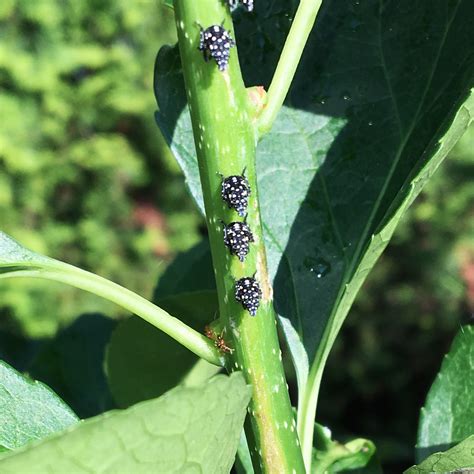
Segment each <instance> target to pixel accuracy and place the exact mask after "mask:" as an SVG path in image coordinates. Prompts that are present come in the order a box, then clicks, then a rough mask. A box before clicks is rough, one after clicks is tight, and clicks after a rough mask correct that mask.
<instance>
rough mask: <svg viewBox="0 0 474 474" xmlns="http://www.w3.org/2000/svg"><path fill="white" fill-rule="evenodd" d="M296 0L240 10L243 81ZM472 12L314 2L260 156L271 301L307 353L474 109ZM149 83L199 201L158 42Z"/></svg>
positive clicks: (427, 5)
mask: <svg viewBox="0 0 474 474" xmlns="http://www.w3.org/2000/svg"><path fill="white" fill-rule="evenodd" d="M293 7H294V3H293V2H285V1H283V0H280V1H278V0H277V1H267V2H265V1H261V2H259V4H258V7H257V10H256V15H252V16H251V18H249V19H247V20H245V19H243V17H240V16H239V17H238V24H237V42H238V46H239V50H240V52H241V54H240V56H241V63H242V64H243V69H244V71H245V72H246V78H247V79H248V78H251V79H250V81H251V83H252V84H255V83H257V84H258V83H263V84H268V78H269V74H268V71H269V69H270V68H271V66H272V65H273V64H274V63H275V61H276V56H277V55H278V51H280V48H281V41H282V38H283V37H284V34H285V31H286V29H287V27H288V23H289V22H288V17H291V15H292V13H293V12H292V9H293ZM285 15H286V16H285ZM284 18H286V20H285V19H284ZM473 21H474V4H473V3H472V2H471V1H470V0H455V1H451V2H446V1H444V0H436V1H435V2H434V3H433V2H412V1H411V0H400V1H397V2H394V1H387V2H380V1H375V0H368V1H365V2H346V1H345V0H331V1H327V2H323V7H322V9H321V11H320V14H319V16H318V21H317V24H316V28H315V31H314V32H313V34H312V36H311V38H310V41H309V43H308V45H307V48H306V50H305V54H304V57H303V60H302V63H301V65H300V68H299V71H298V74H297V77H296V79H295V81H294V84H293V87H292V89H291V91H290V94H289V97H288V100H287V107H285V108H284V109H283V110H282V111H281V113H280V114H279V117H278V119H277V122H276V123H275V125H274V128H273V130H272V131H271V132H270V133H269V134H268V135H267V136H266V137H265V138H264V139H263V140H262V142H261V143H260V145H259V148H258V157H257V159H258V163H257V165H258V183H259V193H260V204H261V210H262V217H263V222H264V227H265V239H266V244H267V251H268V263H269V267H270V272H271V274H272V275H273V277H274V289H275V303H276V306H277V310H278V312H279V314H280V315H281V316H282V317H285V318H288V319H289V320H290V321H291V322H292V324H293V326H294V328H295V329H296V331H297V332H298V334H299V336H300V338H301V340H302V342H303V344H304V347H305V349H306V351H307V353H308V356H309V357H310V359H314V358H316V359H317V360H319V361H324V360H325V358H326V357H327V354H328V352H329V350H330V347H331V345H332V342H333V341H334V338H335V337H336V335H337V332H338V331H339V328H340V326H341V324H342V322H343V320H344V318H345V316H346V314H347V312H348V311H349V308H350V306H351V304H352V302H353V300H354V298H355V296H356V294H357V291H358V289H359V288H360V286H361V285H362V283H363V281H364V279H365V278H366V276H367V274H368V273H369V271H370V269H371V268H372V266H373V265H374V263H375V262H376V260H377V258H378V257H379V255H380V254H381V252H382V251H383V249H384V248H385V246H386V245H387V243H388V241H389V240H390V237H391V235H392V233H393V231H394V229H395V227H396V224H397V223H398V221H399V220H400V218H401V216H402V215H403V213H404V211H405V210H406V208H407V207H408V206H409V205H410V204H411V203H412V202H413V200H414V199H415V197H416V196H417V194H418V193H419V192H420V190H421V189H422V187H423V185H424V184H425V182H426V181H427V179H428V178H429V177H430V176H431V174H433V172H434V171H435V170H436V168H437V166H438V165H439V164H440V162H441V161H442V160H443V158H444V157H445V156H446V154H447V153H448V152H449V150H450V149H451V148H452V146H453V145H454V144H455V142H456V141H457V140H458V139H459V137H460V136H461V135H462V134H463V132H464V131H465V130H466V128H467V127H468V125H469V123H470V122H471V120H472V116H473V114H474V99H473V97H472V96H471V87H472V86H473V85H474V80H473V78H474V55H473V54H472V50H471V49H470V48H469V47H466V45H470V44H472V43H473V42H474V29H473V28H472V22H473ZM246 53H248V54H246ZM250 53H251V54H250ZM247 82H249V81H248V80H247ZM155 90H156V95H157V100H158V105H159V109H160V110H159V112H158V113H157V122H158V124H159V126H160V127H161V129H162V130H163V133H164V135H165V137H166V138H167V139H168V141H169V142H170V144H171V147H172V149H173V151H174V153H175V155H176V156H177V159H178V161H179V162H180V164H181V166H182V168H183V171H184V172H185V175H186V179H187V183H188V186H189V187H190V188H191V192H192V194H193V196H194V197H195V198H196V200H197V202H198V203H201V202H202V198H201V197H200V189H199V176H198V169H197V165H196V159H195V155H194V144H193V141H192V132H191V127H190V120H189V116H188V112H187V110H186V109H184V104H185V96H184V92H183V84H182V79H181V78H180V67H179V60H178V59H177V56H176V54H175V53H174V51H173V50H171V49H169V48H167V49H164V50H162V51H161V53H160V54H159V56H158V58H157V68H156V80H155ZM275 190H277V192H275ZM201 208H202V205H201ZM290 344H291V343H290ZM300 360H301V358H300Z"/></svg>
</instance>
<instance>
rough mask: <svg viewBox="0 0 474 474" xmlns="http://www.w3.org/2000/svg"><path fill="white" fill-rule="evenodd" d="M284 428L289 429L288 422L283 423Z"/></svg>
mask: <svg viewBox="0 0 474 474" xmlns="http://www.w3.org/2000/svg"><path fill="white" fill-rule="evenodd" d="M283 426H284V427H285V430H287V429H288V423H287V422H286V421H284V422H283Z"/></svg>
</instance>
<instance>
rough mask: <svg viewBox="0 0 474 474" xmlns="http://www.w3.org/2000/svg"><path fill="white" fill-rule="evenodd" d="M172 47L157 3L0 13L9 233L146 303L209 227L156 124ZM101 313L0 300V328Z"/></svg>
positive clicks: (56, 290) (8, 3)
mask: <svg viewBox="0 0 474 474" xmlns="http://www.w3.org/2000/svg"><path fill="white" fill-rule="evenodd" d="M173 41H174V23H173V18H172V11H171V10H170V9H169V8H166V7H163V6H162V5H161V2H159V1H158V0H152V1H148V0H147V1H145V0H84V1H80V2H77V1H73V0H68V1H62V0H40V1H35V2H31V1H30V0H3V1H2V2H0V123H1V127H0V227H1V229H2V230H3V231H5V232H7V233H8V234H10V235H12V236H14V237H15V238H17V239H18V240H20V241H21V242H22V243H23V244H24V245H26V246H28V247H30V248H32V249H34V250H36V251H38V252H41V253H45V254H47V255H50V256H53V257H56V258H59V259H61V260H64V261H67V262H69V263H73V264H75V265H78V266H81V267H83V268H86V269H88V270H92V271H94V272H96V273H99V274H101V275H104V276H106V277H108V278H110V279H113V280H115V281H117V282H119V283H121V284H124V285H126V286H127V287H129V288H131V289H133V290H135V291H138V292H139V293H141V294H144V295H146V296H148V297H150V296H151V293H152V288H153V286H154V282H155V281H156V277H157V276H158V274H159V273H160V272H161V271H162V269H163V268H164V265H163V264H162V263H160V260H161V261H163V260H164V261H166V260H168V259H169V258H170V256H171V255H172V254H173V253H174V252H176V251H178V250H182V249H184V248H187V247H189V246H190V245H191V244H193V243H194V242H196V240H197V239H198V237H199V233H198V225H199V223H200V221H201V218H200V217H199V215H198V214H197V213H196V212H195V210H194V204H192V203H191V201H190V199H189V198H188V197H187V195H186V192H185V190H184V186H183V182H182V178H181V176H180V174H179V171H178V168H177V166H176V165H175V164H174V161H173V159H172V157H171V156H170V154H169V152H168V151H167V149H166V147H165V145H164V142H163V140H162V139H161V137H160V136H159V132H158V131H157V129H156V126H155V124H154V120H153V112H154V110H155V109H156V105H155V101H154V97H153V87H152V82H153V81H152V79H153V78H152V75H153V63H154V59H155V55H156V52H157V50H158V49H159V47H160V46H161V45H162V44H163V43H165V42H173ZM50 287H51V289H50ZM101 310H102V311H105V312H107V313H108V314H115V313H116V312H117V309H116V308H115V307H111V306H110V305H108V304H106V303H104V302H102V301H99V300H98V299H97V298H95V297H92V296H88V295H85V294H83V293H79V292H77V291H75V290H72V289H69V288H65V287H63V286H60V285H57V286H56V285H50V284H47V285H45V284H38V283H32V282H31V281H13V282H4V283H2V285H1V287H0V328H2V327H3V328H5V327H11V326H14V327H16V328H17V330H18V331H19V332H23V331H24V332H27V333H29V334H30V335H35V336H42V335H47V334H51V333H52V332H54V331H55V330H56V329H57V327H58V324H61V323H65V322H66V321H68V320H70V319H71V318H73V317H75V316H77V315H78V314H80V313H81V312H84V311H101Z"/></svg>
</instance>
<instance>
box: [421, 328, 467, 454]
mask: <svg viewBox="0 0 474 474" xmlns="http://www.w3.org/2000/svg"><path fill="white" fill-rule="evenodd" d="M473 367H474V326H463V327H462V328H461V329H460V331H459V333H458V334H457V336H456V338H455V339H454V342H453V344H452V347H451V349H450V351H449V353H448V354H446V355H445V357H444V361H443V365H442V366H441V370H440V371H439V373H438V375H437V376H436V379H435V381H434V383H433V385H432V386H431V388H430V391H429V392H428V396H427V398H426V403H425V406H424V407H423V408H422V409H421V417H420V425H419V427H418V442H417V448H416V452H417V461H418V462H421V461H422V460H423V459H425V458H426V457H427V456H429V455H430V454H432V453H435V452H438V451H444V450H446V449H448V448H449V447H451V446H453V445H455V444H457V443H459V442H460V441H461V440H463V439H465V438H467V437H468V436H470V435H471V434H472V433H473V430H474V377H473V376H472V370H473Z"/></svg>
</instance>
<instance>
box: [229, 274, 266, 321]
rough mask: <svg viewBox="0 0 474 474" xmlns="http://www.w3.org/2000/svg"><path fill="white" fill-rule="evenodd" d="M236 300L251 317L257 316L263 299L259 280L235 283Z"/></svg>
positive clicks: (253, 279)
mask: <svg viewBox="0 0 474 474" xmlns="http://www.w3.org/2000/svg"><path fill="white" fill-rule="evenodd" d="M235 299H236V300H237V301H238V302H240V303H241V304H242V306H243V307H244V308H245V309H246V310H247V311H248V312H249V313H250V315H251V316H255V315H256V314H257V309H258V307H259V305H260V300H261V299H262V290H261V289H260V285H259V284H258V282H257V280H255V278H253V277H245V278H241V279H240V280H238V281H237V282H236V283H235Z"/></svg>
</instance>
